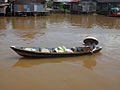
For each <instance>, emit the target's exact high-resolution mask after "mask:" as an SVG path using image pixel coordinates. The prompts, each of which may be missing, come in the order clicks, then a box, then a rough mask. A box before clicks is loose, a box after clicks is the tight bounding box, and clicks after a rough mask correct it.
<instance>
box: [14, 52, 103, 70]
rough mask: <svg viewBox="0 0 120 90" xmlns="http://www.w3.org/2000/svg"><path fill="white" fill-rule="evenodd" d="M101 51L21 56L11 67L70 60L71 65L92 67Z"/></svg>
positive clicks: (25, 66) (26, 66) (28, 66)
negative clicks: (71, 54) (83, 54)
mask: <svg viewBox="0 0 120 90" xmlns="http://www.w3.org/2000/svg"><path fill="white" fill-rule="evenodd" d="M100 55H101V53H96V54H95V55H85V56H77V57H61V58H25V57H22V58H20V59H19V60H18V62H16V63H15V64H14V65H13V67H22V68H30V67H33V66H38V65H42V64H52V63H64V62H65V63H66V62H68V63H69V62H70V63H71V64H72V65H75V64H76V63H77V65H79V64H80V65H81V62H82V63H83V64H82V65H83V67H86V68H87V69H91V70H92V69H93V68H94V67H95V66H96V60H98V59H99V56H100Z"/></svg>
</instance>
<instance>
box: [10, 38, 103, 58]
mask: <svg viewBox="0 0 120 90" xmlns="http://www.w3.org/2000/svg"><path fill="white" fill-rule="evenodd" d="M88 42H90V43H92V44H93V42H94V43H95V44H98V41H97V40H95V38H94V40H93V38H92V39H91V37H88V38H86V39H85V40H84V43H85V44H86V43H88ZM60 48H62V50H60ZM11 49H13V50H14V51H15V52H16V53H17V54H19V55H21V56H24V57H41V58H42V57H63V56H64V57H68V56H80V55H86V54H92V53H97V52H99V51H100V50H101V49H102V47H100V46H96V47H94V48H93V49H91V48H90V46H83V47H72V48H66V47H63V46H62V47H57V48H45V47H44V48H43V47H16V46H11Z"/></svg>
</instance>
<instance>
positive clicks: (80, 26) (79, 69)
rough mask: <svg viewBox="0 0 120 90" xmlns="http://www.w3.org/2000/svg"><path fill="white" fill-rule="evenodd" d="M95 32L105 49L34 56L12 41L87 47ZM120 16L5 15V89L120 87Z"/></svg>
mask: <svg viewBox="0 0 120 90" xmlns="http://www.w3.org/2000/svg"><path fill="white" fill-rule="evenodd" d="M87 36H94V37H96V38H97V39H98V40H99V42H100V43H99V45H100V46H102V47H103V49H102V51H101V52H100V53H96V54H93V55H85V56H78V57H67V58H41V59H30V58H29V59H28V58H23V57H21V56H19V55H17V54H16V53H15V52H14V51H12V50H11V49H10V46H12V45H14V46H39V47H57V46H67V47H74V46H81V45H82V40H83V39H84V38H85V37H87ZM119 46H120V18H119V17H106V16H102V15H96V14H94V15H69V14H51V15H50V16H39V17H0V90H120V47H119Z"/></svg>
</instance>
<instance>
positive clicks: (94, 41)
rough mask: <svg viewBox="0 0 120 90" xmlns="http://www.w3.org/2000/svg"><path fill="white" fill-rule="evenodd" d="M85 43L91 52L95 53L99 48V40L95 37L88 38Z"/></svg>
mask: <svg viewBox="0 0 120 90" xmlns="http://www.w3.org/2000/svg"><path fill="white" fill-rule="evenodd" d="M83 43H84V45H85V47H89V48H90V50H91V51H94V50H95V49H96V47H97V44H98V40H97V39H96V38H94V37H86V38H85V39H84V41H83Z"/></svg>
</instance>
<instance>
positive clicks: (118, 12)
mask: <svg viewBox="0 0 120 90" xmlns="http://www.w3.org/2000/svg"><path fill="white" fill-rule="evenodd" d="M107 16H109V17H120V8H118V7H115V8H110V10H109V13H108V15H107Z"/></svg>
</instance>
